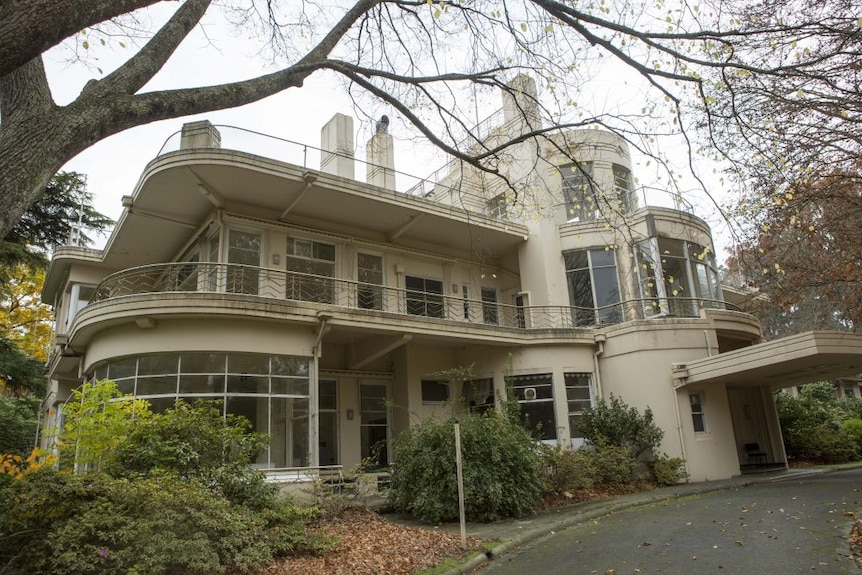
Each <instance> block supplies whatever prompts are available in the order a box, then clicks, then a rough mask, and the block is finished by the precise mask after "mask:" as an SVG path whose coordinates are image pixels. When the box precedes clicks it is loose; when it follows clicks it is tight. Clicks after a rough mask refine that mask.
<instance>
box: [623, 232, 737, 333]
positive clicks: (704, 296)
mask: <svg viewBox="0 0 862 575" xmlns="http://www.w3.org/2000/svg"><path fill="white" fill-rule="evenodd" d="M635 255H636V258H637V264H638V265H637V268H638V276H639V278H640V281H639V284H640V289H641V297H642V298H643V300H644V311H645V313H646V314H647V315H648V316H649V315H655V314H658V313H662V314H666V315H675V316H682V317H694V316H696V315H697V314H698V313H700V310H701V309H702V308H723V307H724V304H723V303H722V300H721V284H720V283H719V279H718V271H717V269H716V265H715V256H714V255H713V254H712V250H711V249H710V248H704V247H703V246H700V245H698V244H696V243H693V242H688V241H684V240H676V239H671V238H650V239H649V240H646V241H644V242H641V243H640V244H638V245H637V246H636V249H635Z"/></svg>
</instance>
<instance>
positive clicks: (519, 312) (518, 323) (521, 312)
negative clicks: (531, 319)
mask: <svg viewBox="0 0 862 575" xmlns="http://www.w3.org/2000/svg"><path fill="white" fill-rule="evenodd" d="M513 299H514V303H515V327H519V328H521V329H524V328H526V327H527V312H526V309H525V308H526V303H527V302H526V299H527V298H526V296H525V294H520V293H519V294H515V297H514V298H513Z"/></svg>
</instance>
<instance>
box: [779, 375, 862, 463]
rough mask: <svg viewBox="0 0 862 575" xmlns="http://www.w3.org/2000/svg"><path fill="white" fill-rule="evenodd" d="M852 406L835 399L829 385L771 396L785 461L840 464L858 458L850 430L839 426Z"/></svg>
mask: <svg viewBox="0 0 862 575" xmlns="http://www.w3.org/2000/svg"><path fill="white" fill-rule="evenodd" d="M846 406H851V407H852V403H848V402H845V401H841V400H838V399H836V398H835V387H834V386H833V385H832V384H831V383H829V382H820V383H812V384H809V385H805V386H803V387H802V390H801V391H800V393H799V396H798V397H794V396H792V395H790V394H788V393H777V394H776V395H775V407H776V410H777V411H778V420H779V422H780V424H781V433H782V435H783V436H784V448H785V451H786V452H787V457H788V458H789V459H797V460H804V461H811V462H817V463H842V462H846V461H853V460H855V459H858V458H859V456H860V453H859V449H858V446H857V444H856V442H855V440H854V438H853V436H852V433H851V431H849V430H848V429H846V428H844V427H842V425H841V422H842V421H844V420H845V419H847V418H848V414H847V411H845V408H846Z"/></svg>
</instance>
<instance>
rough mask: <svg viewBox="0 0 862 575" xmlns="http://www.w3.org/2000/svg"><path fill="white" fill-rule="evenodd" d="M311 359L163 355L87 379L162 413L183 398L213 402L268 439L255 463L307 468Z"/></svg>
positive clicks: (114, 364) (107, 366) (101, 368)
mask: <svg viewBox="0 0 862 575" xmlns="http://www.w3.org/2000/svg"><path fill="white" fill-rule="evenodd" d="M309 361H310V360H309V358H306V357H293V356H282V355H263V354H228V353H218V352H213V353H207V352H195V353H161V354H151V355H142V356H138V357H132V358H124V359H118V360H114V361H109V362H105V363H102V364H99V365H97V366H96V367H95V369H94V371H93V373H92V374H91V376H90V379H95V380H101V379H110V380H113V381H115V382H116V383H117V387H118V388H119V390H120V391H121V392H123V393H129V394H132V395H134V396H135V397H136V398H139V399H146V400H147V401H149V403H150V407H151V409H152V410H153V411H154V412H161V411H164V410H165V409H168V408H169V407H172V406H173V405H174V403H176V401H177V399H183V400H185V401H187V402H189V403H193V402H195V401H196V400H217V401H220V402H221V404H222V409H223V410H224V413H225V414H229V413H232V414H236V415H242V416H244V417H245V418H247V419H248V420H249V421H250V422H251V424H252V427H253V429H254V430H255V431H258V432H261V433H267V434H269V435H270V436H271V437H272V439H271V442H270V445H269V447H268V449H267V450H266V451H264V452H263V453H261V454H260V456H259V457H258V459H257V462H256V463H257V466H258V467H261V468H265V469H275V468H284V467H305V466H307V465H309V453H310V444H309V441H310V439H309V438H310V437H311V434H310V427H309V425H310V424H309Z"/></svg>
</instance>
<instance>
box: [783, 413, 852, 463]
mask: <svg viewBox="0 0 862 575" xmlns="http://www.w3.org/2000/svg"><path fill="white" fill-rule="evenodd" d="M784 446H785V448H786V450H787V456H788V457H789V458H791V459H801V460H804V461H812V462H816V463H845V462H847V461H853V460H855V459H858V457H859V455H858V451H857V447H856V442H855V441H854V439H853V437H852V436H851V435H850V432H849V431H847V430H845V429H844V428H842V427H841V426H840V425H838V424H836V423H822V424H819V425H815V426H813V427H794V428H791V429H787V430H785V432H784Z"/></svg>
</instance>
